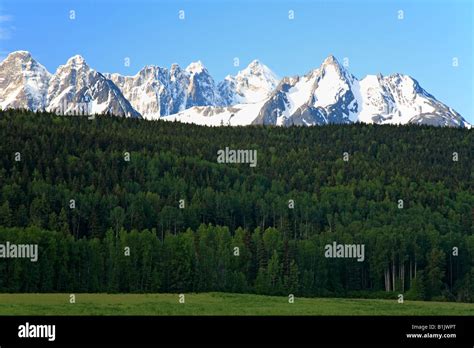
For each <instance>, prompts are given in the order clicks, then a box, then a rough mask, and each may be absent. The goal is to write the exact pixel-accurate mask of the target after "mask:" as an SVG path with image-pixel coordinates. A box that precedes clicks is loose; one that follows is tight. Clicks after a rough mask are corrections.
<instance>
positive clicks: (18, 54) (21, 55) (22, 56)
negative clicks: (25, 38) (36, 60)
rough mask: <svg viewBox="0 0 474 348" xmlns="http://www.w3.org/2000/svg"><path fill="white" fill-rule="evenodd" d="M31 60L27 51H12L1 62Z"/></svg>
mask: <svg viewBox="0 0 474 348" xmlns="http://www.w3.org/2000/svg"><path fill="white" fill-rule="evenodd" d="M16 59H19V60H23V61H24V60H31V59H33V57H32V56H31V53H30V52H29V51H14V52H11V53H9V54H8V55H7V57H6V58H5V59H4V60H3V61H4V62H5V61H11V60H16Z"/></svg>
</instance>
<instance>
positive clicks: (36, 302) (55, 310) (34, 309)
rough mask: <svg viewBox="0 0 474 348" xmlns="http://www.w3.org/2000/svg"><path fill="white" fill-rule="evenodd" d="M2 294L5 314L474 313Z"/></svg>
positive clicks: (369, 304) (248, 299)
mask: <svg viewBox="0 0 474 348" xmlns="http://www.w3.org/2000/svg"><path fill="white" fill-rule="evenodd" d="M185 296H186V297H185V303H184V304H180V303H179V302H178V295H177V294H76V303H74V304H70V303H69V294H0V315H474V304H470V303H452V302H421V301H405V303H403V304H399V303H397V301H396V300H373V299H342V298H296V299H295V303H293V304H290V303H288V298H286V297H277V296H275V297H274V296H260V295H247V294H227V293H199V294H186V295H185Z"/></svg>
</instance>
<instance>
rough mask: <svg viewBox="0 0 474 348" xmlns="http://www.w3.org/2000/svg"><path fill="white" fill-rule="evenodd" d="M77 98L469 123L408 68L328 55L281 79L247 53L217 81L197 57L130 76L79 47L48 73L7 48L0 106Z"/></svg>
mask: <svg viewBox="0 0 474 348" xmlns="http://www.w3.org/2000/svg"><path fill="white" fill-rule="evenodd" d="M84 102H86V103H88V102H90V103H91V104H90V107H91V109H90V110H89V111H92V112H97V113H104V112H109V113H112V114H117V115H126V116H132V117H139V116H140V114H141V115H142V116H144V117H146V118H161V117H165V116H168V115H170V116H173V115H178V114H179V117H175V118H176V119H181V118H182V119H183V120H184V119H186V120H192V119H193V117H194V116H196V117H198V118H199V117H201V121H202V122H204V123H206V122H208V121H207V120H208V118H209V117H213V118H216V119H215V120H210V119H209V124H215V123H216V122H217V123H218V124H221V123H222V119H221V118H222V117H223V114H222V112H224V113H225V115H226V117H227V118H228V121H226V122H227V123H228V124H250V123H264V124H275V125H284V126H287V125H293V124H295V125H315V124H327V123H351V122H356V121H359V122H367V123H377V124H385V123H392V124H406V123H416V124H430V125H439V126H459V127H470V125H469V124H468V123H467V122H466V121H465V120H464V119H463V118H462V116H461V115H459V114H458V113H457V112H456V111H454V110H453V109H452V108H450V107H448V106H446V105H445V104H443V103H442V102H440V101H438V100H437V99H436V98H435V97H434V96H432V95H431V94H429V93H428V92H427V91H425V90H424V89H423V88H422V87H421V86H420V84H419V83H418V81H417V80H415V79H414V78H413V77H411V76H410V75H404V74H400V73H394V74H391V75H387V76H383V75H382V74H377V75H368V76H366V77H365V78H363V79H361V80H359V79H357V78H355V77H354V76H353V75H351V74H350V73H349V71H348V70H346V69H345V68H344V67H343V66H342V65H341V64H340V63H339V62H338V60H337V59H336V57H335V56H333V55H329V56H327V57H326V58H325V59H324V61H323V62H322V63H321V65H320V66H319V67H317V68H315V69H313V70H311V71H309V72H308V73H307V74H306V75H302V76H294V77H284V78H283V79H281V80H280V79H279V78H278V77H277V76H276V74H275V73H273V71H271V70H270V69H269V68H268V67H267V66H266V65H264V64H263V63H262V62H261V61H259V60H257V59H255V60H252V61H251V62H250V63H249V64H248V66H246V67H245V68H244V69H242V70H240V71H239V72H238V73H237V74H236V75H235V76H230V75H229V76H227V77H226V78H225V79H224V81H222V82H220V83H219V84H218V85H217V86H216V84H215V83H214V80H213V78H212V76H211V75H210V74H209V72H208V71H207V69H206V68H205V67H204V65H203V63H202V62H201V61H196V62H193V63H191V64H189V65H188V66H187V67H186V68H185V69H182V68H181V67H180V66H179V65H177V64H173V65H171V67H170V68H169V69H168V68H161V67H159V66H156V65H147V66H145V67H144V68H143V69H141V70H140V71H139V72H138V73H137V74H136V75H134V76H122V75H120V74H101V73H100V72H97V71H96V70H94V69H92V68H90V67H89V66H88V65H87V63H86V61H85V59H84V57H82V56H80V55H75V56H73V57H71V58H69V59H68V61H67V63H66V64H64V65H61V66H59V67H58V69H57V70H56V72H55V74H54V75H51V74H50V73H49V72H48V71H47V70H46V68H44V67H43V66H42V65H41V64H39V63H38V62H36V61H35V60H34V58H33V57H32V55H31V53H30V52H28V51H16V52H12V53H10V54H9V55H8V56H7V57H6V58H5V59H4V60H3V61H2V62H1V63H0V108H8V107H12V108H30V109H32V110H38V109H43V108H46V109H49V110H55V111H57V110H58V109H61V108H62V110H66V112H71V111H72V112H75V111H77V110H78V107H79V106H80V105H82V104H84ZM239 110H240V111H239ZM137 111H138V112H137ZM196 113H198V114H199V115H197V114H196ZM195 114H196V115H195ZM217 118H218V119H217ZM231 119H232V120H231ZM224 121H225V120H224Z"/></svg>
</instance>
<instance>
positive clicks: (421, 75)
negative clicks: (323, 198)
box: [0, 0, 474, 123]
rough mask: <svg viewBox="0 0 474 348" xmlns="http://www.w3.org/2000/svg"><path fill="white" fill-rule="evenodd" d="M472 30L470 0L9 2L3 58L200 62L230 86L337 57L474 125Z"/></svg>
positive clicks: (0, 41) (0, 25)
mask: <svg viewBox="0 0 474 348" xmlns="http://www.w3.org/2000/svg"><path fill="white" fill-rule="evenodd" d="M71 10H74V11H75V14H76V19H75V20H71V19H70V18H69V14H70V12H69V11H71ZM180 10H184V11H185V19H184V20H180V19H179V11H180ZM290 10H293V11H294V19H293V20H290V19H289V18H288V15H289V11H290ZM399 10H402V11H403V15H404V19H402V20H400V19H398V14H399V13H398V11H399ZM473 32H474V26H473V2H472V1H471V0H406V1H402V0H359V1H356V0H336V1H330V0H296V1H289V0H273V1H270V0H253V1H251V0H232V1H231V0H188V1H184V0H115V1H113V0H102V1H101V0H95V1H94V0H0V55H1V56H5V55H6V54H8V53H9V52H12V51H15V50H20V49H21V50H28V51H30V52H31V53H32V54H33V56H34V57H35V58H36V59H37V60H38V61H39V62H41V63H42V64H43V65H45V66H46V67H47V68H48V70H50V71H51V72H54V70H55V69H56V68H57V67H58V66H59V65H60V64H64V63H65V61H66V60H67V59H68V58H69V57H70V56H72V55H74V54H81V55H83V56H84V57H85V59H86V61H87V62H88V63H89V65H90V66H91V67H93V68H95V69H97V70H98V71H101V72H119V73H122V74H126V75H134V74H135V73H136V72H137V71H138V70H140V68H142V67H143V66H145V65H147V64H155V65H159V66H164V67H169V66H170V65H171V64H172V63H175V62H176V63H178V64H180V65H181V66H183V67H185V66H187V65H188V64H189V63H190V62H192V61H196V60H201V61H202V62H203V63H204V65H205V66H206V67H207V68H208V70H209V71H210V73H211V74H212V75H213V77H214V78H215V79H216V80H221V79H223V78H224V77H225V75H227V74H234V73H236V72H237V71H238V70H239V69H243V68H244V67H245V66H246V65H247V64H248V63H249V62H250V61H251V60H253V59H259V60H260V61H262V62H263V63H265V64H266V65H268V66H269V67H270V68H271V69H272V70H273V71H275V72H276V73H277V74H278V75H279V76H287V75H298V74H304V73H306V72H307V71H309V70H311V69H313V68H316V67H318V66H319V65H320V64H321V62H322V61H323V60H324V58H325V57H326V56H328V55H329V54H334V55H335V56H336V58H337V59H338V60H339V61H341V62H342V61H343V59H344V57H348V58H349V68H348V69H349V71H350V72H351V73H352V74H354V75H355V76H357V77H359V78H362V77H364V76H365V75H367V74H376V73H382V74H384V75H386V74H390V73H394V72H399V73H403V74H409V75H411V76H413V77H414V78H415V79H417V80H418V81H419V82H420V84H421V86H422V87H423V88H425V89H426V90H427V91H428V92H429V93H431V94H433V95H434V96H435V97H436V98H437V99H439V100H440V101H442V102H444V103H446V104H447V105H449V106H451V107H452V108H454V109H455V110H456V111H458V112H459V113H461V115H463V116H464V117H465V118H466V119H467V120H468V121H470V122H471V123H473V122H474V88H473V60H474V57H473V44H474V43H473ZM126 57H129V58H130V63H131V64H130V67H126V66H125V65H124V59H125V58H126ZM235 57H238V58H239V60H240V64H241V65H240V67H234V65H233V63H234V61H233V59H234V58H235ZM454 57H456V58H457V59H458V62H459V66H458V67H453V64H452V62H453V58H454Z"/></svg>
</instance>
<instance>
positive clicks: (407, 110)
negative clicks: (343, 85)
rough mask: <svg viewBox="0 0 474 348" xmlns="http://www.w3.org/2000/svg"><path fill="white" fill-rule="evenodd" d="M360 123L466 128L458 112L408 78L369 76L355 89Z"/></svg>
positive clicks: (394, 75)
mask: <svg viewBox="0 0 474 348" xmlns="http://www.w3.org/2000/svg"><path fill="white" fill-rule="evenodd" d="M354 91H355V92H356V93H355V94H356V99H357V102H358V105H359V108H360V109H359V114H358V118H357V121H359V122H364V123H378V124H407V123H418V124H431V125H437V126H455V127H459V126H466V125H467V122H466V121H465V120H464V119H462V117H461V115H459V114H458V113H457V112H456V111H454V110H452V109H451V108H449V107H447V106H446V105H444V104H443V103H441V102H439V101H438V100H437V99H436V98H435V97H434V96H432V95H431V94H429V93H428V92H426V91H425V90H424V89H423V88H421V87H420V85H419V84H418V82H417V81H416V80H414V79H413V78H412V77H410V76H408V75H401V74H393V75H390V76H382V75H380V74H379V75H369V76H367V77H365V78H364V79H362V80H360V81H358V82H357V83H356V84H355V86H354Z"/></svg>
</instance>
